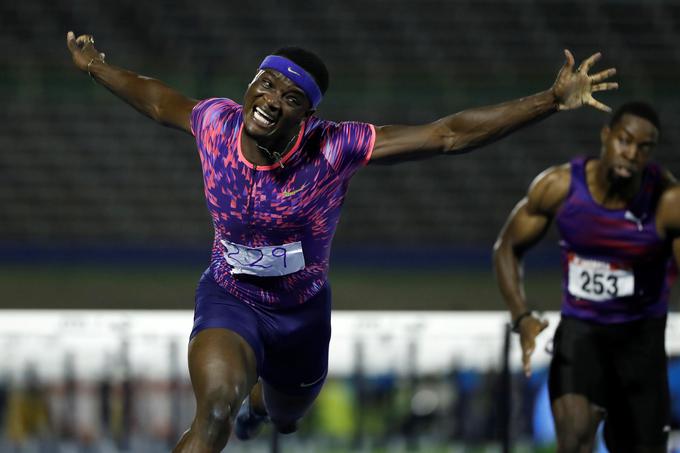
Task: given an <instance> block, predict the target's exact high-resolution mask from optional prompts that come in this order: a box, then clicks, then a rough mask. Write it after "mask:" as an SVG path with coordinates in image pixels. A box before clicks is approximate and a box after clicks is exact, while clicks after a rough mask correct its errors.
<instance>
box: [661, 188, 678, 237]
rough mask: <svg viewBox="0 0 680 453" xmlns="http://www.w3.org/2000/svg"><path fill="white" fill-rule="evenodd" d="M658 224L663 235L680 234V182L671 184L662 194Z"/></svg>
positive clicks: (675, 235)
mask: <svg viewBox="0 0 680 453" xmlns="http://www.w3.org/2000/svg"><path fill="white" fill-rule="evenodd" d="M656 224H657V228H658V229H659V233H660V234H662V236H664V237H665V236H667V235H670V236H672V237H679V236H680V184H678V183H677V182H673V183H671V184H669V185H668V187H666V190H664V192H663V194H661V199H660V200H659V205H658V208H657V211H656Z"/></svg>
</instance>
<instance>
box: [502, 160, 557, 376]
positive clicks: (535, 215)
mask: <svg viewBox="0 0 680 453" xmlns="http://www.w3.org/2000/svg"><path fill="white" fill-rule="evenodd" d="M569 184H570V170H569V165H568V164H566V165H562V166H559V167H552V168H549V169H548V170H546V171H544V172H543V173H541V174H540V175H538V176H537V177H536V179H535V180H534V181H533V183H532V184H531V186H530V187H529V192H528V193H527V196H526V197H524V198H523V199H522V200H520V202H519V203H517V205H516V206H515V208H514V209H513V210H512V212H511V213H510V216H509V217H508V219H507V221H506V223H505V225H504V226H503V229H502V230H501V232H500V234H499V236H498V239H497V240H496V243H495V244H494V255H493V260H494V270H495V272H496V279H497V281H498V286H499V289H500V291H501V294H502V295H503V299H504V300H505V303H506V305H507V307H508V309H509V310H510V316H511V319H512V320H513V324H515V322H517V320H518V318H520V316H521V318H520V319H519V325H518V328H519V333H520V344H521V346H522V364H523V367H524V373H525V374H526V375H527V376H528V375H530V374H531V363H530V358H531V354H532V353H533V351H534V347H535V338H536V336H537V335H538V334H539V333H540V332H541V331H542V330H543V329H545V328H546V327H547V326H548V323H547V321H545V320H540V319H538V318H537V317H535V316H533V315H526V313H527V312H528V307H527V302H526V297H525V293H524V282H523V275H522V274H523V271H522V265H521V262H522V256H523V255H524V253H525V252H526V251H527V250H529V249H530V248H531V247H532V246H533V245H535V244H536V243H537V242H538V241H539V240H540V239H541V238H542V237H543V236H544V235H545V233H546V232H547V231H548V227H549V226H550V223H551V221H552V218H553V216H554V215H555V213H556V212H557V209H559V206H560V205H561V203H562V201H564V199H565V198H566V195H567V192H568V190H569ZM523 313H524V315H523Z"/></svg>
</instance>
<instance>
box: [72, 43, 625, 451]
mask: <svg viewBox="0 0 680 453" xmlns="http://www.w3.org/2000/svg"><path fill="white" fill-rule="evenodd" d="M67 45H68V49H69V51H70V52H71V56H72V58H73V62H74V63H75V65H76V66H77V67H78V69H80V70H81V71H84V72H86V73H88V74H89V75H90V76H91V77H92V78H93V79H94V80H95V81H96V82H97V83H99V84H101V85H103V86H104V87H105V88H107V89H109V90H110V91H111V92H113V93H114V94H115V95H117V96H118V97H120V98H121V99H123V100H124V101H125V102H127V103H129V104H130V105H132V106H133V107H134V108H135V109H137V110H139V111H140V112H141V113H143V114H144V115H146V116H148V117H150V118H152V119H154V120H155V121H157V122H159V123H161V124H164V125H167V126H170V127H174V128H178V129H181V130H183V131H185V132H187V133H189V134H192V135H193V136H195V137H196V144H197V147H198V151H199V156H200V159H201V165H202V170H203V181H204V187H205V196H206V200H207V205H208V210H209V212H210V214H211V216H212V220H213V224H214V228H215V240H214V242H213V252H212V259H211V262H210V266H209V268H208V269H207V270H206V272H205V273H204V274H203V276H202V277H201V280H200V282H199V285H198V288H197V291H196V305H195V316H194V328H193V331H192V333H191V342H190V345H189V372H190V374H191V380H192V384H193V389H194V393H195V396H196V402H197V408H196V414H195V417H194V421H193V423H192V424H191V427H190V428H189V430H187V431H186V432H185V433H184V435H183V436H182V438H181V439H180V441H179V443H178V444H177V446H176V447H175V450H174V451H175V452H194V453H198V452H217V451H221V450H222V448H223V447H224V445H225V444H226V443H227V441H228V439H229V436H230V434H231V432H232V427H233V428H234V431H235V434H236V435H237V436H238V437H239V438H241V439H248V438H251V437H252V436H253V435H255V433H256V432H257V430H258V428H259V426H260V424H261V422H262V421H263V420H265V419H266V418H267V417H268V418H269V419H270V420H271V422H272V423H273V424H274V426H275V427H276V429H277V430H279V431H280V432H283V433H287V432H293V431H294V430H295V429H296V426H297V422H298V421H299V420H300V418H301V417H302V416H303V415H304V413H305V412H306V411H307V409H308V408H309V407H310V405H311V404H312V402H313V401H314V399H315V398H316V396H317V395H318V393H319V391H320V390H321V387H322V385H323V383H324V380H325V378H326V373H327V369H328V342H329V339H330V288H329V285H328V283H327V275H328V264H329V263H328V261H329V254H330V244H331V240H332V238H333V235H334V233H335V229H336V225H337V222H338V219H339V215H340V208H341V206H342V203H343V199H344V196H345V193H346V190H347V187H348V183H349V180H350V178H351V177H352V175H353V174H354V173H355V172H356V171H357V170H358V169H359V168H361V167H363V166H364V165H366V164H368V163H374V162H399V161H405V160H409V159H418V158H425V157H430V156H435V155H439V154H458V153H462V152H465V151H469V150H471V149H473V148H476V147H479V146H482V145H484V144H487V143H490V142H492V141H494V140H497V139H499V138H501V137H503V136H505V135H507V134H509V133H510V132H512V131H514V130H516V129H518V128H520V127H522V126H525V125H527V124H530V123H532V122H533V121H536V120H538V119H541V118H544V117H547V116H549V115H551V114H553V113H555V112H557V111H559V110H568V109H573V108H577V107H580V106H581V105H584V104H587V105H591V106H593V107H596V108H598V109H602V110H607V109H608V107H607V106H605V105H603V104H601V103H600V102H598V101H596V100H595V99H594V98H593V96H592V94H593V93H594V92H596V91H602V90H610V89H614V88H616V83H613V82H607V81H606V80H607V79H608V78H609V77H611V76H612V75H613V74H614V73H615V70H614V69H608V70H605V71H601V72H599V73H596V74H593V75H590V74H589V70H590V68H591V66H592V65H593V64H594V63H595V62H596V61H597V60H598V59H599V58H600V55H599V54H595V55H593V56H591V57H590V58H588V59H587V60H585V61H584V62H583V63H582V64H581V65H580V66H579V67H578V68H577V69H575V68H574V58H573V57H572V55H571V53H569V51H565V56H566V63H565V64H564V66H563V67H562V69H561V71H560V73H559V75H558V77H557V80H556V81H555V83H554V84H553V86H552V87H551V88H550V89H548V90H546V91H543V92H540V93H538V94H535V95H533V96H528V97H526V98H522V99H518V100H514V101H510V102H506V103H503V104H498V105H494V106H489V107H481V108H475V109H471V110H466V111H463V112H460V113H457V114H454V115H451V116H447V117H445V118H442V119H440V120H438V121H435V122H433V123H430V124H425V125H420V126H380V127H376V126H373V125H371V124H366V123H359V122H342V123H335V122H331V121H326V120H322V119H320V118H318V117H317V116H315V112H316V109H317V107H318V105H319V103H320V102H321V99H322V97H323V95H324V94H325V92H326V89H327V87H328V79H329V77H328V71H327V70H326V66H325V65H324V63H323V62H322V61H321V60H320V59H319V58H318V57H317V56H316V55H315V54H313V53H311V52H309V51H307V50H304V49H301V48H296V47H287V48H283V49H280V50H278V51H276V52H274V53H273V54H272V55H269V56H267V57H266V58H265V59H264V60H263V62H262V64H261V65H260V66H259V68H258V70H257V72H256V74H255V77H254V78H253V80H252V81H251V82H250V84H249V85H248V87H247V90H246V92H245V95H244V97H243V103H242V105H240V104H238V103H237V102H235V101H233V100H231V99H226V98H211V99H205V100H202V101H198V100H195V99H191V98H189V97H186V96H184V95H183V94H181V93H179V92H177V91H175V90H173V89H171V88H169V87H168V86H166V85H165V84H163V83H162V82H160V81H158V80H155V79H150V78H147V77H142V76H139V75H137V74H135V73H133V72H130V71H127V70H124V69H121V68H118V67H116V66H112V65H110V64H108V63H107V62H106V61H105V59H104V54H103V53H100V52H99V51H98V50H97V49H96V48H95V47H94V39H93V37H92V36H90V35H83V36H79V37H78V38H76V37H75V35H74V34H73V33H72V32H69V33H68V35H67ZM247 396H249V398H246V397H247ZM244 400H245V402H244V403H243V404H241V403H242V402H243V401H244ZM234 420H236V423H235V424H234Z"/></svg>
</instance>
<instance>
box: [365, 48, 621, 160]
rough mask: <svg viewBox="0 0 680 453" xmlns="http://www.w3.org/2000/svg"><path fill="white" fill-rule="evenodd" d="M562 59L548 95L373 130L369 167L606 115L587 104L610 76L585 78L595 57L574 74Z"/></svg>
mask: <svg viewBox="0 0 680 453" xmlns="http://www.w3.org/2000/svg"><path fill="white" fill-rule="evenodd" d="M564 54H565V57H566V62H565V63H564V66H562V69H560V72H559V74H558V75H557V79H556V80H555V83H554V84H553V86H552V87H551V88H550V89H549V90H546V91H543V92H541V93H538V94H534V95H533V96H528V97H524V98H520V99H516V100H513V101H509V102H504V103H501V104H497V105H492V106H487V107H480V108H474V109H469V110H464V111H462V112H459V113H455V114H453V115H450V116H447V117H445V118H442V119H440V120H437V121H435V122H433V123H430V124H425V125H420V126H395V125H391V126H380V127H376V138H375V145H374V148H373V153H372V154H371V162H380V161H382V162H398V161H404V160H413V159H422V158H425V157H429V156H434V155H438V154H457V153H463V152H467V151H471V150H473V149H474V148H478V147H480V146H483V145H486V144H488V143H491V142H493V141H495V140H498V139H500V138H502V137H504V136H506V135H508V134H509V133H511V132H513V131H515V130H517V129H519V128H521V127H523V126H526V125H528V124H531V123H533V122H536V121H538V120H541V119H543V118H546V117H547V116H549V115H552V114H553V113H555V112H557V111H559V110H571V109H575V108H578V107H580V106H582V105H590V106H592V107H595V108H597V109H599V110H602V111H605V112H608V111H610V110H611V109H610V108H609V107H607V106H606V105H604V104H602V103H601V102H599V101H597V100H595V99H594V98H593V93H595V92H597V91H605V90H612V89H615V88H618V84H617V83H615V82H603V80H606V79H608V78H609V77H611V76H613V75H614V74H615V73H616V70H615V69H614V68H610V69H607V70H604V71H601V72H598V73H596V74H593V75H589V74H588V71H589V70H590V68H591V66H592V65H593V64H595V62H597V61H598V60H599V59H600V57H601V54H600V53H596V54H594V55H592V56H591V57H590V58H588V59H586V60H584V61H583V62H582V63H581V65H580V66H579V67H578V68H577V69H576V70H574V65H575V63H574V57H573V56H572V54H571V52H569V51H568V50H565V51H564Z"/></svg>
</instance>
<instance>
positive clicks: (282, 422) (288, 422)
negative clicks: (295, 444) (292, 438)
mask: <svg viewBox="0 0 680 453" xmlns="http://www.w3.org/2000/svg"><path fill="white" fill-rule="evenodd" d="M270 419H271V421H272V424H273V425H274V427H276V430H277V431H278V432H279V433H281V434H292V433H294V432H296V431H297V430H298V425H299V422H300V420H301V418H298V419H295V420H292V419H285V418H279V419H274V418H271V417H270Z"/></svg>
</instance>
